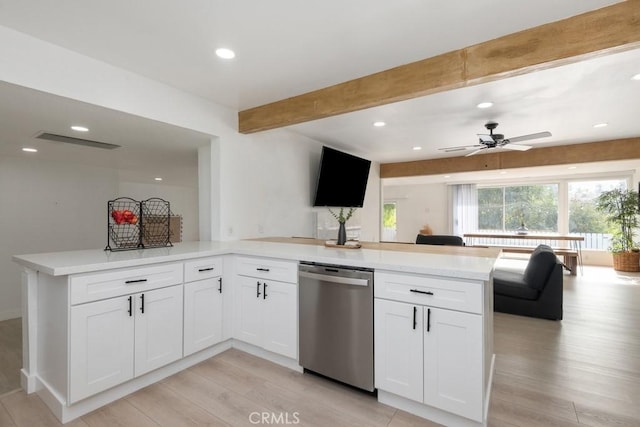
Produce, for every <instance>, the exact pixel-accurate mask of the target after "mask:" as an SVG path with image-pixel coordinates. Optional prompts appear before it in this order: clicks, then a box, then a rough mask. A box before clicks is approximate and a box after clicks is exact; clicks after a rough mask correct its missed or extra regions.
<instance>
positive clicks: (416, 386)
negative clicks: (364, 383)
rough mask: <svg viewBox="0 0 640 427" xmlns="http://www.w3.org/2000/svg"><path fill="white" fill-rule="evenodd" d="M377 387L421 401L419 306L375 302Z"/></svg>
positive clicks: (420, 317) (386, 301)
mask: <svg viewBox="0 0 640 427" xmlns="http://www.w3.org/2000/svg"><path fill="white" fill-rule="evenodd" d="M374 313H375V316H374V319H375V322H374V331H375V382H376V388H379V389H383V390H387V391H389V392H390V393H394V394H397V395H398V396H402V397H406V398H407V399H411V400H415V401H418V402H421V401H422V400H423V393H424V391H423V384H424V381H423V371H424V361H423V357H422V356H423V338H422V307H421V306H416V305H413V304H407V303H403V302H396V301H388V300H383V299H378V298H376V299H375V301H374Z"/></svg>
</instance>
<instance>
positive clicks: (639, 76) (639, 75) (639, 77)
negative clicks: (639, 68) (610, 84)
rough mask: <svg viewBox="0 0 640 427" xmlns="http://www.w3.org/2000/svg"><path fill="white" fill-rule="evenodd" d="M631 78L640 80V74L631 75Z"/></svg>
mask: <svg viewBox="0 0 640 427" xmlns="http://www.w3.org/2000/svg"><path fill="white" fill-rule="evenodd" d="M631 80H640V74H636V75H635V76H633V77H631Z"/></svg>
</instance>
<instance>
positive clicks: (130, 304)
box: [129, 296, 133, 317]
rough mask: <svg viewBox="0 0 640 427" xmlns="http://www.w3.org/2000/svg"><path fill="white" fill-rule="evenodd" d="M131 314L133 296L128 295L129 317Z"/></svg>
mask: <svg viewBox="0 0 640 427" xmlns="http://www.w3.org/2000/svg"><path fill="white" fill-rule="evenodd" d="M131 316H133V297H132V296H129V317H131Z"/></svg>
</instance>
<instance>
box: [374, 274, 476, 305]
mask: <svg viewBox="0 0 640 427" xmlns="http://www.w3.org/2000/svg"><path fill="white" fill-rule="evenodd" d="M374 283H375V286H374V294H375V296H376V298H384V299H388V300H394V301H401V302H408V303H411V304H419V305H428V306H431V307H442V308H448V309H452V310H459V311H466V312H469V313H480V314H482V293H483V292H482V290H483V287H484V284H483V283H482V282H479V281H478V282H473V281H464V280H455V279H447V278H444V277H437V276H424V275H418V274H415V275H414V274H397V273H387V272H382V271H376V272H375V276H374Z"/></svg>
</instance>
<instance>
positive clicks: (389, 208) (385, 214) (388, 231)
mask: <svg viewBox="0 0 640 427" xmlns="http://www.w3.org/2000/svg"><path fill="white" fill-rule="evenodd" d="M396 215H397V206H396V202H384V204H383V205H382V240H383V241H387V242H395V241H396V239H397V228H396Z"/></svg>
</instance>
